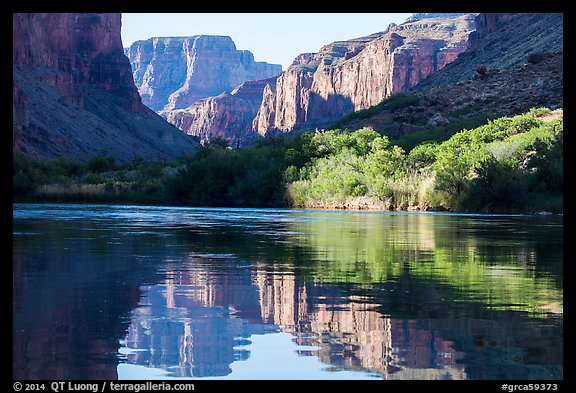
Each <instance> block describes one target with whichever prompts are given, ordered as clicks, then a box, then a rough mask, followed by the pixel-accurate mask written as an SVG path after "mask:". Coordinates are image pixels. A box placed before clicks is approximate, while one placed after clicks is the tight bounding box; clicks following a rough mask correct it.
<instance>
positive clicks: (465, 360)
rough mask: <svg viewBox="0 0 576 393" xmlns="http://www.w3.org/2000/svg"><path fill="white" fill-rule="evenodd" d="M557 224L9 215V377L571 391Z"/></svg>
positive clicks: (44, 211)
mask: <svg viewBox="0 0 576 393" xmlns="http://www.w3.org/2000/svg"><path fill="white" fill-rule="evenodd" d="M562 249H563V218H562V217H561V216H545V217H542V216H522V215H467V214H454V213H407V212H352V211H345V212H343V211H318V210H294V209H226V208H189V207H151V206H115V205H73V204H14V205H13V378H14V379H50V380H54V379H57V380H58V379H59V380H66V379H85V380H86V379H113V380H115V379H129V380H133V379H145V380H149V379H166V380H167V379H170V378H190V379H299V380H300V379H376V380H377V379H400V380H414V379H416V380H431V379H472V380H512V379H517V380H519V379H521V380H543V379H546V380H550V379H562V378H563V284H562V282H563V281H562V277H563V251H562Z"/></svg>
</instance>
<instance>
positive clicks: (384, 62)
mask: <svg viewBox="0 0 576 393" xmlns="http://www.w3.org/2000/svg"><path fill="white" fill-rule="evenodd" d="M474 27H475V24H474V15H473V14H465V15H461V16H456V17H454V16H449V17H442V16H440V17H438V16H435V17H433V18H423V19H417V20H415V21H412V22H406V23H403V24H400V25H390V26H389V27H388V28H387V30H386V31H384V32H382V33H376V34H372V35H370V36H367V37H361V38H357V39H353V40H349V41H339V42H334V43H332V44H329V45H326V46H324V47H322V48H321V49H320V51H319V52H318V53H316V54H314V55H313V56H301V58H300V59H298V61H295V65H293V66H291V67H290V68H289V69H288V70H287V71H285V72H284V73H282V75H280V77H279V78H278V80H277V82H276V88H275V90H274V92H273V93H272V94H269V95H268V96H267V97H265V99H263V101H262V106H261V108H260V111H259V113H258V115H257V117H256V118H255V120H254V123H253V129H254V131H255V132H257V133H259V134H261V135H264V134H266V133H269V132H271V131H279V132H290V131H293V130H298V129H305V128H308V129H312V130H313V129H314V128H316V127H319V128H321V127H325V126H328V125H330V124H331V123H333V122H334V121H335V120H337V119H339V118H340V117H342V116H344V115H345V114H348V113H350V112H352V111H357V110H360V109H366V108H368V107H370V106H373V105H376V104H378V103H379V102H380V101H382V100H383V99H384V98H387V97H388V96H390V95H391V94H394V93H398V92H402V91H405V90H407V89H409V88H411V87H413V86H414V85H416V84H417V83H418V82H419V81H420V80H422V79H424V78H425V77H427V76H428V75H430V74H431V73H433V72H435V71H437V70H439V69H441V68H443V67H444V66H446V65H447V64H448V63H450V62H452V61H454V60H455V59H456V58H457V57H458V54H459V53H461V52H463V51H464V50H465V49H466V47H467V43H468V35H469V34H470V32H471V31H472V30H473V29H474Z"/></svg>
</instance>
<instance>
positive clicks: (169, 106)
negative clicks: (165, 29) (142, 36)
mask: <svg viewBox="0 0 576 393" xmlns="http://www.w3.org/2000/svg"><path fill="white" fill-rule="evenodd" d="M127 53H128V58H129V59H130V63H131V65H132V69H133V74H134V81H135V83H136V86H137V87H138V90H139V92H140V95H141V96H142V102H143V103H144V104H145V105H147V106H148V107H150V108H152V109H154V110H155V111H161V110H173V109H182V108H186V107H188V106H190V105H191V104H193V103H194V102H196V101H198V100H201V99H203V98H208V97H211V96H216V95H218V94H220V93H223V92H229V91H231V90H232V89H234V88H235V87H237V86H239V85H240V84H242V83H243V82H246V81H253V80H259V79H266V78H270V77H273V76H276V75H278V74H280V73H281V72H282V66H281V65H279V64H268V63H265V62H257V61H254V55H253V54H252V53H251V52H250V51H247V50H238V49H236V45H235V44H234V42H233V41H232V39H231V38H230V37H227V36H208V35H197V36H192V37H154V38H150V39H148V40H144V41H136V42H134V43H133V44H132V45H131V46H130V48H129V49H128V51H127Z"/></svg>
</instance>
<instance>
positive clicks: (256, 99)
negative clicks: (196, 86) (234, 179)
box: [160, 78, 275, 147]
mask: <svg viewBox="0 0 576 393" xmlns="http://www.w3.org/2000/svg"><path fill="white" fill-rule="evenodd" d="M274 84H275V78H269V79H263V80H259V81H250V82H244V83H242V84H241V85H240V86H238V87H237V88H236V89H234V90H232V92H230V93H228V92H224V93H222V94H219V95H217V96H215V97H209V98H205V99H202V100H199V101H197V102H195V103H193V104H192V105H190V106H189V107H188V108H185V109H175V110H168V111H162V112H160V115H161V116H163V117H164V118H165V119H166V120H167V121H168V122H170V123H172V124H174V125H175V126H176V127H178V128H179V129H180V130H182V131H184V132H185V133H186V134H189V135H194V136H197V137H198V138H200V141H201V143H206V142H209V141H210V140H212V139H214V138H217V137H221V138H223V139H226V140H227V141H228V142H229V144H230V146H232V147H243V146H248V145H251V144H252V143H254V141H256V140H257V139H259V138H260V135H258V134H257V133H254V132H253V131H252V119H253V118H254V117H255V116H256V114H257V113H258V109H259V108H260V103H261V102H262V94H263V91H264V90H265V89H270V86H274Z"/></svg>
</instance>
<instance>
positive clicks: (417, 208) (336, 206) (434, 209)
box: [12, 201, 564, 217]
mask: <svg viewBox="0 0 576 393" xmlns="http://www.w3.org/2000/svg"><path fill="white" fill-rule="evenodd" d="M14 205H109V206H141V207H175V208H195V209H286V210H316V211H327V212H328V211H332V212H367V213H378V212H380V213H446V214H455V215H458V214H473V215H486V216H494V215H515V216H543V217H546V216H558V217H562V216H564V212H550V211H544V210H542V211H535V212H510V211H471V210H453V209H451V208H449V207H445V206H443V205H436V206H431V205H429V204H427V203H424V204H414V205H411V206H408V207H406V206H399V207H398V208H390V207H386V206H385V205H384V204H383V203H382V204H378V205H372V206H370V205H368V204H351V203H350V202H347V203H345V202H337V203H336V202H335V203H330V204H317V205H307V206H258V207H254V206H199V205H198V206H196V205H169V204H150V203H133V202H101V201H28V202H23V201H12V206H14Z"/></svg>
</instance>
